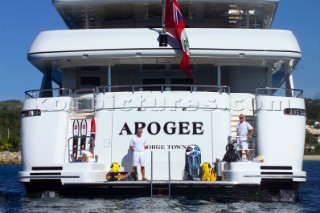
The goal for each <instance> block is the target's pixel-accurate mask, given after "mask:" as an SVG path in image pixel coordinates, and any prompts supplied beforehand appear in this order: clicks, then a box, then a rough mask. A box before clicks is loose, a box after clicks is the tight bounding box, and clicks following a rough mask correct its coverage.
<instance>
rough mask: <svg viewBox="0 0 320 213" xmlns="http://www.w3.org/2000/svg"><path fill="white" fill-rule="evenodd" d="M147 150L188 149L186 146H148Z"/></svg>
mask: <svg viewBox="0 0 320 213" xmlns="http://www.w3.org/2000/svg"><path fill="white" fill-rule="evenodd" d="M147 149H187V146H186V145H147Z"/></svg>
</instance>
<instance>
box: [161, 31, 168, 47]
mask: <svg viewBox="0 0 320 213" xmlns="http://www.w3.org/2000/svg"><path fill="white" fill-rule="evenodd" d="M167 44H168V37H167V34H166V33H160V34H159V47H166V46H167Z"/></svg>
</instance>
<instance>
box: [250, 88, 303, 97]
mask: <svg viewBox="0 0 320 213" xmlns="http://www.w3.org/2000/svg"><path fill="white" fill-rule="evenodd" d="M258 95H267V96H280V97H294V98H303V90H300V89H285V88H273V87H264V88H256V96H258Z"/></svg>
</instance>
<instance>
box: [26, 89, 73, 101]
mask: <svg viewBox="0 0 320 213" xmlns="http://www.w3.org/2000/svg"><path fill="white" fill-rule="evenodd" d="M71 95H72V90H71V89H67V88H54V89H43V90H28V91H26V92H25V99H33V98H48V97H71Z"/></svg>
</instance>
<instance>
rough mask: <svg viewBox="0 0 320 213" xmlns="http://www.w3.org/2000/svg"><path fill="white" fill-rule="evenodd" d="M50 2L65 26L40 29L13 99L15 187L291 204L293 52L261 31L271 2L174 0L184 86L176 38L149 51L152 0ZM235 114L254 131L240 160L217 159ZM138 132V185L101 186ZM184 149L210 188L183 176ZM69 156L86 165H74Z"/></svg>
mask: <svg viewBox="0 0 320 213" xmlns="http://www.w3.org/2000/svg"><path fill="white" fill-rule="evenodd" d="M53 4H54V6H55V7H56V9H57V11H58V12H59V14H60V15H61V17H62V18H63V20H64V21H65V22H66V24H67V26H68V27H69V28H70V30H57V31H46V32H41V33H40V34H39V35H38V36H37V37H36V38H35V40H34V42H33V44H32V46H31V48H30V50H29V53H28V59H29V61H30V62H31V63H32V64H33V65H34V66H35V67H36V68H37V69H39V70H40V71H41V72H42V73H43V75H44V77H43V81H42V84H41V88H40V90H31V91H27V92H26V100H25V101H24V104H23V111H22V119H21V138H22V158H23V169H22V171H21V172H20V175H19V178H20V182H22V183H24V184H25V186H26V189H27V192H30V193H32V192H37V191H40V192H41V191H46V190H57V191H59V192H60V193H61V194H66V195H70V194H71V195H74V194H77V193H80V192H86V193H88V192H97V191H99V193H102V192H103V193H105V194H106V195H110V196H113V195H137V194H136V190H137V189H139V190H140V193H141V194H142V195H150V194H152V193H155V194H159V193H160V194H166V193H169V194H176V195H190V196H192V195H196V194H197V195H199V194H200V195H210V196H216V195H218V196H219V195H220V194H226V196H227V197H228V196H229V195H230V197H232V194H239V196H240V195H243V194H246V193H253V194H256V193H258V194H259V195H261V196H263V197H267V198H272V199H281V198H282V195H283V193H290V195H292V196H289V197H291V198H293V199H294V198H295V195H296V192H297V189H298V186H299V184H300V183H302V182H305V181H306V173H305V172H304V171H302V162H303V152H304V139H305V128H304V126H305V119H306V117H305V104H304V100H303V98H302V91H300V90H296V89H295V88H294V84H293V78H292V75H291V74H292V71H293V69H294V67H295V66H296V64H297V63H298V61H299V59H300V58H301V50H300V47H299V44H298V42H297V40H296V38H295V36H294V35H293V34H292V32H290V31H286V30H270V29H269V28H270V26H271V23H272V19H273V16H274V13H275V10H276V7H277V4H278V0H256V1H249V0H224V1H223V0H219V1H218V0H211V1H208V0H206V1H205V0H197V1H196V0H180V1H179V4H180V6H181V10H182V13H183V16H184V19H185V24H186V32H187V35H188V38H189V42H190V52H191V76H192V78H191V79H188V78H186V76H185V74H184V73H183V71H181V70H180V68H179V63H180V60H181V48H180V45H179V43H178V42H177V41H176V39H174V38H173V37H172V36H170V35H168V42H167V46H159V33H161V32H162V28H161V25H162V22H161V12H162V1H161V0H141V1H132V0H131V1H119V0H117V1H112V0H109V1H108V0H104V1H103V0H72V1H71V0H53ZM52 84H56V85H58V87H57V88H56V89H54V88H53V86H52ZM240 114H244V115H246V118H247V121H248V122H250V123H251V125H252V126H253V127H254V129H255V131H254V137H252V138H251V139H250V151H251V158H250V159H249V160H247V159H245V157H244V159H243V160H238V161H235V162H226V161H223V157H224V155H225V153H226V145H227V144H230V143H233V141H236V124H237V123H238V122H239V120H238V117H239V115H240ZM138 127H143V128H144V137H145V138H146V139H147V142H148V149H147V151H146V156H147V166H146V174H147V177H148V178H149V179H150V180H149V181H148V182H146V181H131V180H127V181H107V180H106V175H107V173H108V171H109V170H110V166H111V164H112V163H113V162H118V163H119V164H120V165H121V170H122V171H125V172H129V173H130V172H131V170H132V167H131V164H132V163H131V161H132V153H131V151H130V150H129V142H130V139H131V138H132V136H133V135H134V134H135V132H136V130H137V128H138ZM93 144H94V146H93ZM192 144H195V145H197V146H199V147H200V149H201V164H202V163H204V162H209V163H210V164H215V165H216V170H217V173H218V175H219V178H218V181H198V180H190V178H188V177H187V175H186V149H187V147H188V146H189V145H192ZM81 150H87V151H88V150H89V151H91V152H92V153H93V155H94V156H95V159H94V160H93V159H92V160H91V161H89V162H86V161H82V160H83V158H84V156H82V155H81ZM220 175H221V176H220ZM140 179H141V175H140ZM87 189H88V190H87ZM133 189H134V190H133ZM286 197H288V196H286Z"/></svg>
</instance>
